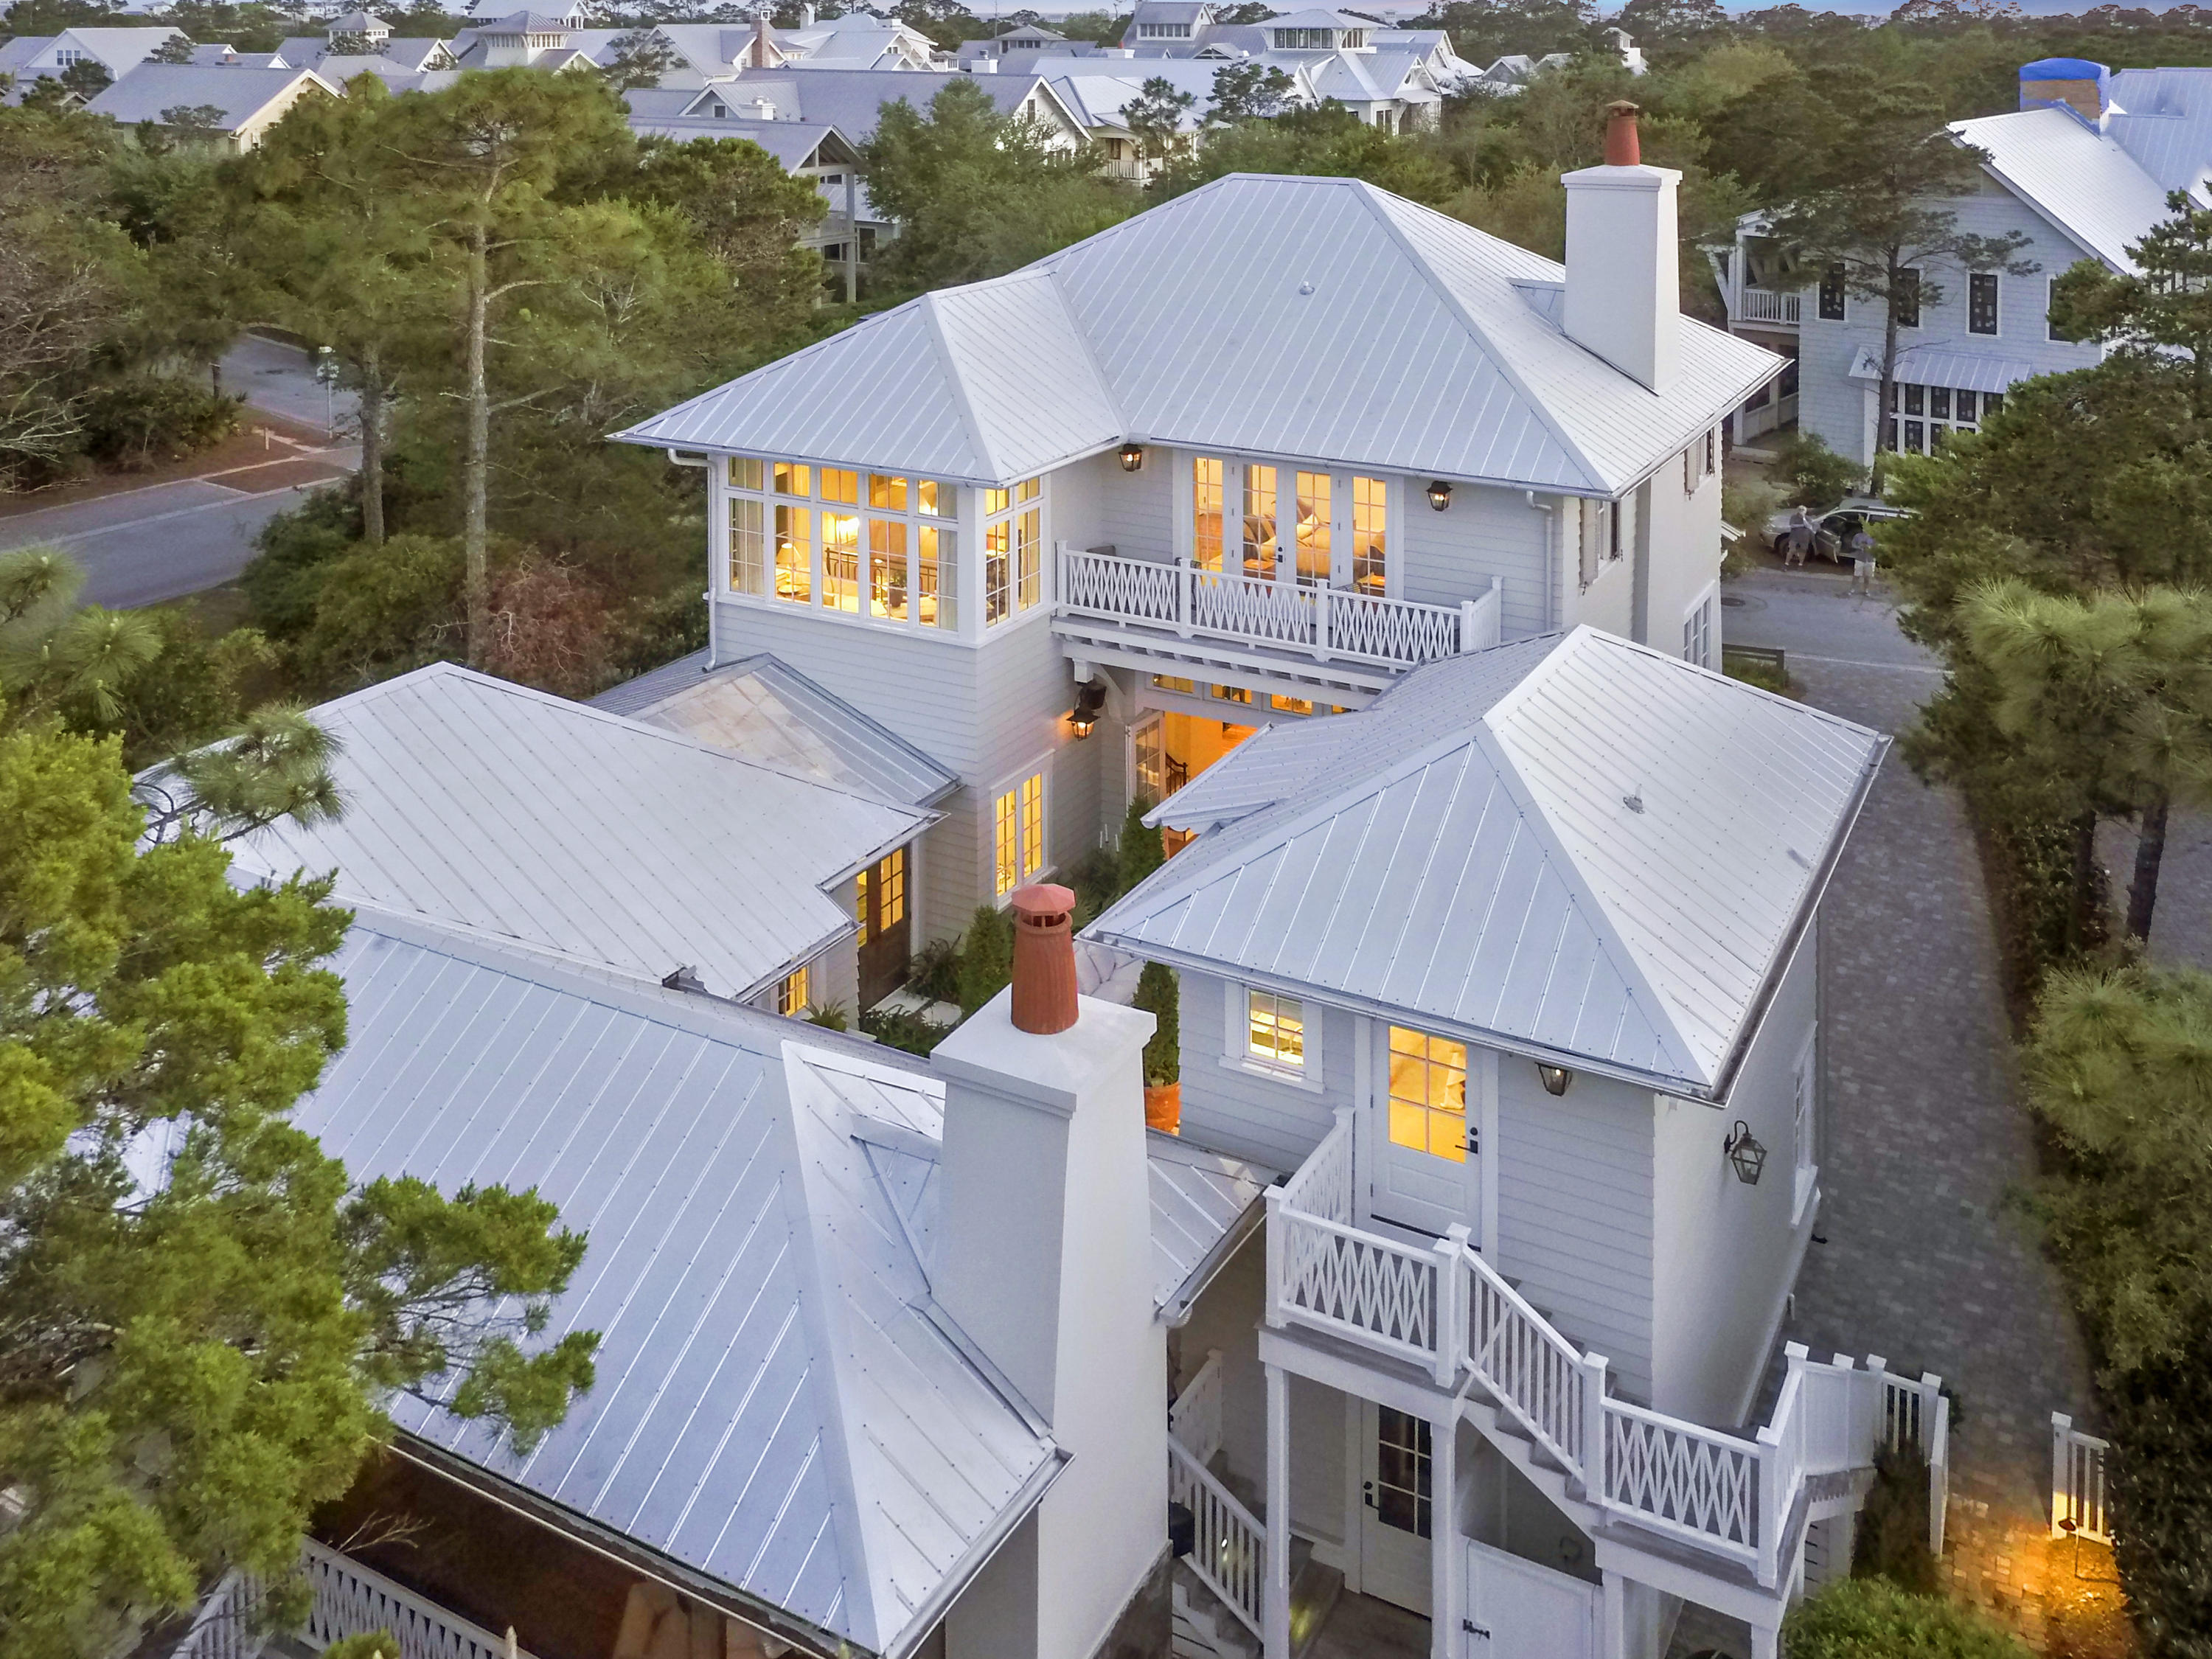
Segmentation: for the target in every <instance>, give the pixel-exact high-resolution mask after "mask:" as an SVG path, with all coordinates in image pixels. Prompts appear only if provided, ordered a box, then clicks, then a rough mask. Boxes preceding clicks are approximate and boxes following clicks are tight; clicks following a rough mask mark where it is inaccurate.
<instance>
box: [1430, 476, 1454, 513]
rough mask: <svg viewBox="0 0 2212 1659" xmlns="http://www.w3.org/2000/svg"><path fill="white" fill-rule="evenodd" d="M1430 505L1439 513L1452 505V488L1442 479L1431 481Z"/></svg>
mask: <svg viewBox="0 0 2212 1659" xmlns="http://www.w3.org/2000/svg"><path fill="white" fill-rule="evenodd" d="M1429 505H1430V506H1431V507H1434V508H1436V510H1437V512H1439V513H1441V512H1443V510H1444V509H1445V508H1446V507H1449V506H1450V505H1451V486H1450V485H1449V484H1448V483H1445V482H1444V481H1443V479H1442V478H1431V480H1429Z"/></svg>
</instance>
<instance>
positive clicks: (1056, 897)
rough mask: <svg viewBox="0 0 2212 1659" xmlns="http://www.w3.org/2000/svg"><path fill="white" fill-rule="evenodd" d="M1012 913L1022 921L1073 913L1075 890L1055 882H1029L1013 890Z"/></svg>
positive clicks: (1047, 918) (1045, 918) (1046, 918)
mask: <svg viewBox="0 0 2212 1659" xmlns="http://www.w3.org/2000/svg"><path fill="white" fill-rule="evenodd" d="M1012 902H1013V907H1014V914H1015V915H1018V916H1020V917H1021V918H1023V919H1024V921H1032V920H1033V919H1036V920H1049V919H1051V918H1052V917H1054V916H1069V915H1074V914H1075V890H1074V889H1073V888H1072V887H1062V886H1060V884H1058V883H1057V882H1050V881H1037V882H1031V883H1030V884H1029V885H1028V886H1027V887H1017V888H1015V889H1014V892H1013V900H1012Z"/></svg>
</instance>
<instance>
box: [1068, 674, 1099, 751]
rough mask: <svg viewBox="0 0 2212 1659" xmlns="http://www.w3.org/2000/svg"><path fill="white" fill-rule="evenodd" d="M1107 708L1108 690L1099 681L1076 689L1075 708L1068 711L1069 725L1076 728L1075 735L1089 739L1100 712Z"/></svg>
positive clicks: (1093, 681)
mask: <svg viewBox="0 0 2212 1659" xmlns="http://www.w3.org/2000/svg"><path fill="white" fill-rule="evenodd" d="M1105 707H1106V688H1105V686H1104V685H1103V684H1101V683H1100V682H1098V681H1097V680H1091V681H1090V682H1088V683H1087V684H1083V685H1079V686H1077V687H1076V688H1075V707H1074V708H1071V709H1070V710H1068V713H1067V723H1068V724H1069V725H1070V726H1073V727H1074V728H1075V735H1076V736H1077V737H1079V738H1087V737H1089V736H1090V735H1091V728H1092V727H1094V726H1097V724H1098V714H1099V711H1100V710H1101V709H1103V708H1105Z"/></svg>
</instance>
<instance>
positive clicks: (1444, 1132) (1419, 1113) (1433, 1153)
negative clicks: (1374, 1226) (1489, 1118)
mask: <svg viewBox="0 0 2212 1659" xmlns="http://www.w3.org/2000/svg"><path fill="white" fill-rule="evenodd" d="M1374 1042H1375V1054H1374V1060H1373V1064H1372V1065H1371V1066H1370V1069H1369V1075H1370V1078H1371V1079H1372V1083H1371V1086H1370V1091H1369V1098H1368V1103H1367V1123H1368V1133H1367V1145H1368V1164H1367V1167H1368V1168H1369V1169H1370V1170H1372V1171H1374V1181H1373V1184H1372V1186H1371V1187H1370V1190H1369V1193H1368V1209H1369V1212H1370V1214H1371V1215H1372V1216H1373V1217H1374V1218H1375V1219H1376V1220H1378V1221H1389V1222H1394V1223H1395V1224H1396V1225H1399V1226H1401V1227H1405V1228H1408V1229H1410V1230H1412V1231H1415V1232H1422V1233H1430V1234H1434V1235H1437V1236H1439V1237H1440V1236H1442V1234H1443V1231H1444V1230H1445V1229H1446V1228H1447V1227H1449V1226H1450V1225H1452V1224H1453V1223H1455V1222H1462V1223H1464V1224H1465V1225H1466V1226H1467V1229H1468V1231H1469V1232H1470V1233H1471V1234H1473V1235H1474V1240H1475V1242H1476V1243H1477V1244H1478V1245H1479V1244H1480V1243H1481V1239H1482V1214H1481V1204H1482V1184H1481V1173H1482V1162H1481V1160H1482V1103H1483V1091H1484V1089H1485V1088H1486V1087H1494V1086H1495V1085H1494V1077H1493V1076H1492V1067H1491V1066H1488V1065H1487V1064H1486V1058H1487V1057H1486V1056H1485V1055H1484V1054H1481V1053H1480V1052H1477V1053H1476V1054H1474V1056H1473V1057H1472V1058H1473V1060H1474V1064H1473V1066H1472V1067H1470V1066H1469V1063H1468V1062H1469V1058H1470V1057H1469V1054H1468V1048H1467V1045H1466V1044H1465V1043H1463V1042H1457V1041H1455V1040H1454V1039H1452V1038H1450V1037H1442V1036H1434V1035H1432V1034H1431V1033H1429V1032H1425V1031H1419V1030H1413V1029H1411V1028H1409V1027H1407V1026H1403V1025H1385V1024H1377V1025H1376V1026H1375V1028H1374Z"/></svg>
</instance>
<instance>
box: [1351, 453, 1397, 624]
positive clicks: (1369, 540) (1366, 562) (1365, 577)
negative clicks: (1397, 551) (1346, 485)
mask: <svg viewBox="0 0 2212 1659" xmlns="http://www.w3.org/2000/svg"><path fill="white" fill-rule="evenodd" d="M1388 516H1389V486H1388V485H1387V484H1385V483H1383V480H1382V479H1380V478H1354V479H1353V480H1352V586H1354V587H1356V588H1358V590H1359V591H1360V592H1363V593H1372V594H1374V595H1375V596H1376V598H1377V599H1380V598H1381V597H1382V596H1383V587H1384V586H1385V581H1384V571H1383V567H1384V562H1385V560H1384V552H1385V543H1386V542H1387V540H1388V538H1389V528H1388V526H1386V525H1385V523H1384V520H1385V519H1386V518H1387V517H1388Z"/></svg>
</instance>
